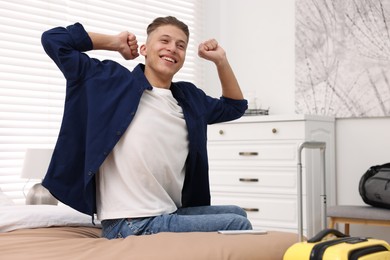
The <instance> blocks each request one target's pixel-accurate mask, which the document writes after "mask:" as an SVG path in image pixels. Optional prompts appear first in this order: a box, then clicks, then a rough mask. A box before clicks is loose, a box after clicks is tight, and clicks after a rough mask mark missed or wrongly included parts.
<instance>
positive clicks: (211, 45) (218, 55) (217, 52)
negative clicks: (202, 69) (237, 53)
mask: <svg viewBox="0 0 390 260" xmlns="http://www.w3.org/2000/svg"><path fill="white" fill-rule="evenodd" d="M198 55H199V57H201V58H203V59H206V60H209V61H212V62H214V63H215V64H216V65H218V64H219V63H220V62H222V61H224V60H226V53H225V50H224V49H222V47H221V46H219V45H218V42H217V41H216V40H215V39H211V40H208V41H205V42H203V43H201V44H199V47H198Z"/></svg>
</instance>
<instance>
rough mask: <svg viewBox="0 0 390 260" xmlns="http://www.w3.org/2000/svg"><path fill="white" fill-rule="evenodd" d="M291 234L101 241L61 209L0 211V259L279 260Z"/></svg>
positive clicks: (87, 221) (83, 220) (84, 219)
mask: <svg viewBox="0 0 390 260" xmlns="http://www.w3.org/2000/svg"><path fill="white" fill-rule="evenodd" d="M296 241H297V234H293V233H287V232H278V231H268V232H267V234H262V235H254V234H240V235H223V234H218V233H217V232H208V233H202V232H193V233H159V234H155V235H147V236H136V237H127V238H124V239H114V240H107V239H105V238H102V237H101V228H100V226H99V224H97V225H96V226H94V225H93V224H92V223H91V218H90V217H89V216H87V215H84V214H82V213H79V212H77V211H74V210H73V209H71V208H69V207H66V206H52V205H2V206H1V205H0V259H5V260H7V259H12V260H17V259H23V260H25V259H29V260H35V259H37V260H38V259H39V260H45V259H55V260H62V259H64V260H65V259H67V260H68V259H94V260H100V259H137V260H143V259H159V260H165V259H170V260H174V259H185V260H191V259H197V260H199V259H202V260H206V259H213V260H216V259H229V260H235V259H240V260H251V259H256V260H261V259H266V260H274V259H275V260H276V259H278V260H280V259H282V258H283V254H284V252H285V251H286V250H287V248H288V247H290V246H291V245H292V244H294V243H295V242H296Z"/></svg>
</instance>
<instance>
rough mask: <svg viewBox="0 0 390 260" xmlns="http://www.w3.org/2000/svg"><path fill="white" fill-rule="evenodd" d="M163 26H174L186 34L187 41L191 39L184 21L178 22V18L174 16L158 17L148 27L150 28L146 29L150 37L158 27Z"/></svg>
mask: <svg viewBox="0 0 390 260" xmlns="http://www.w3.org/2000/svg"><path fill="white" fill-rule="evenodd" d="M163 25H174V26H176V27H177V28H179V29H180V30H182V31H183V32H184V34H185V35H186V36H187V41H188V40H189V38H190V31H189V29H188V26H187V25H186V24H185V23H183V22H182V21H180V20H178V19H177V18H176V17H173V16H166V17H158V18H156V19H154V21H153V22H152V23H151V24H149V25H148V28H147V29H146V33H147V35H148V36H149V34H150V33H151V32H153V31H154V30H156V29H157V28H158V27H160V26H163Z"/></svg>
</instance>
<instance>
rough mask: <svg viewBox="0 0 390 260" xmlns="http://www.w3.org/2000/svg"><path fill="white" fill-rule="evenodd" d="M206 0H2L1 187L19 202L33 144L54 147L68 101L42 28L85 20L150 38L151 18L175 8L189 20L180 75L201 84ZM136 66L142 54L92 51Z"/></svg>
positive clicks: (102, 29)
mask: <svg viewBox="0 0 390 260" xmlns="http://www.w3.org/2000/svg"><path fill="white" fill-rule="evenodd" d="M200 2H201V1H196V0H166V1H154V0H143V1H142V0H131V1H130V0H111V1H97V0H61V1H58V0H30V1H24V0H0V6H1V8H0V189H1V190H3V192H4V193H5V194H6V195H8V196H9V197H11V198H12V199H13V200H14V201H15V202H16V203H18V204H23V203H24V193H25V192H26V191H27V190H28V188H29V187H31V185H32V184H33V183H32V181H30V182H29V181H28V180H25V179H22V178H21V177H20V173H21V168H22V165H23V158H24V154H25V151H26V149H27V148H52V147H54V144H55V142H56V139H57V135H58V131H59V127H60V123H61V119H62V113H63V103H64V93H65V80H64V78H63V76H62V74H61V73H60V71H59V70H58V69H57V67H56V66H55V64H54V63H53V62H52V61H51V60H50V59H49V58H48V57H47V55H46V54H45V53H44V51H43V48H42V47H41V43H40V38H41V34H42V32H43V31H45V30H47V29H50V28H52V27H55V26H67V25H69V24H73V23H75V22H80V23H82V24H83V25H84V27H85V28H86V29H87V30H88V31H95V32H99V33H107V34H117V33H119V32H121V31H124V30H128V31H130V32H132V33H134V34H135V35H136V36H137V38H138V42H139V43H143V42H145V39H146V27H147V25H148V24H149V23H150V22H151V21H152V20H153V19H154V18H156V17H158V16H167V15H172V16H176V17H177V18H178V19H180V20H182V21H183V22H185V23H186V24H187V25H188V26H189V28H190V34H191V36H190V42H189V46H188V50H187V57H186V63H185V64H184V67H183V69H182V70H181V71H180V72H179V73H178V74H177V75H176V78H175V80H186V81H191V82H193V83H195V84H197V85H199V84H200V83H201V82H199V79H200V77H199V75H200V64H198V62H200V61H199V59H197V58H196V55H197V44H198V43H199V41H200V39H198V37H199V35H201V25H200V24H199V21H201V19H200V17H201V7H200ZM89 55H90V56H93V57H96V58H99V59H112V60H115V61H117V62H119V63H121V64H122V65H124V66H126V67H128V68H129V69H132V68H133V67H134V66H135V65H136V64H138V63H139V62H144V59H143V57H142V56H140V57H138V58H137V59H136V60H133V61H125V60H124V59H123V58H122V57H121V56H120V54H118V53H115V52H108V51H91V52H89Z"/></svg>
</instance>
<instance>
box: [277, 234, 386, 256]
mask: <svg viewBox="0 0 390 260" xmlns="http://www.w3.org/2000/svg"><path fill="white" fill-rule="evenodd" d="M329 235H333V238H328V239H326V237H329ZM283 260H390V246H389V244H388V243H387V242H386V241H384V240H379V239H372V238H363V237H349V236H346V235H344V234H343V233H341V232H340V231H338V230H335V229H325V230H323V231H321V232H319V233H318V234H317V235H316V236H314V237H313V238H312V239H309V240H308V241H305V242H299V243H296V244H294V245H292V246H291V247H290V248H289V249H288V250H287V251H286V253H285V254H284V257H283Z"/></svg>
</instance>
